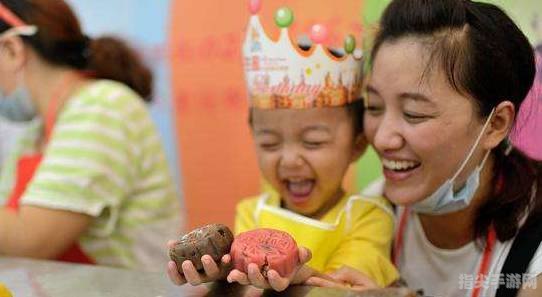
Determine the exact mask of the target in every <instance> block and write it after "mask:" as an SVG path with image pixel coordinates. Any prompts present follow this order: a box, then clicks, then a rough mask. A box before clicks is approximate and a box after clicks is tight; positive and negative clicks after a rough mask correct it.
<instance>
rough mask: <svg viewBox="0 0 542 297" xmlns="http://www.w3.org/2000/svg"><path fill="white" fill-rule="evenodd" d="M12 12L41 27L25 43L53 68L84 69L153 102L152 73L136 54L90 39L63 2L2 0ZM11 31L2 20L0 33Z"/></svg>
mask: <svg viewBox="0 0 542 297" xmlns="http://www.w3.org/2000/svg"><path fill="white" fill-rule="evenodd" d="M0 2H1V3H2V4H3V5H4V6H6V7H7V8H8V9H9V10H11V12H13V13H14V14H15V15H17V16H18V17H19V18H21V20H23V21H24V22H25V23H27V24H29V25H34V26H36V27H37V28H38V32H37V33H36V34H35V35H33V36H25V37H23V40H24V41H25V42H26V44H28V45H29V46H31V47H32V48H33V49H34V50H35V51H36V52H37V53H38V54H39V55H40V56H41V57H42V58H43V59H44V60H46V61H48V62H49V63H51V64H54V65H60V66H68V67H71V68H74V69H79V70H85V71H89V72H91V73H92V75H93V76H94V77H96V78H103V79H111V80H116V81H119V82H122V83H124V84H126V85H127V86H129V87H130V88H132V89H133V90H134V91H136V92H137V93H138V94H139V95H140V96H141V97H143V98H144V100H145V101H150V100H151V94H152V73H151V71H150V70H149V68H148V67H147V66H145V65H144V64H143V63H142V61H141V59H140V58H139V57H138V55H137V54H136V52H135V51H134V50H133V49H131V48H130V47H128V46H127V45H126V43H124V42H123V41H121V40H120V39H117V38H114V37H100V38H97V39H93V40H91V39H89V38H88V37H87V36H86V35H85V34H84V33H83V32H82V30H81V26H80V24H79V21H78V20H77V17H76V16H75V14H74V12H73V11H72V9H71V8H70V7H69V6H68V4H66V3H65V2H64V1H63V0H0ZM9 28H10V25H8V24H7V23H6V22H4V21H2V20H0V32H4V31H6V30H8V29H9Z"/></svg>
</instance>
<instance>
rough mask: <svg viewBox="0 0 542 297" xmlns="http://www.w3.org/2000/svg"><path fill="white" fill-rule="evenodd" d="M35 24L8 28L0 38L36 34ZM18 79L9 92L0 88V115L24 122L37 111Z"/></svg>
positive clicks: (20, 80) (34, 115)
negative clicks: (14, 86)
mask: <svg viewBox="0 0 542 297" xmlns="http://www.w3.org/2000/svg"><path fill="white" fill-rule="evenodd" d="M36 30H37V29H36V27H35V26H21V27H13V28H11V29H8V30H7V31H5V32H4V33H2V35H1V36H0V40H1V39H3V38H6V37H9V36H16V35H23V36H31V35H34V34H36ZM22 81H23V79H22V78H21V79H19V83H18V85H17V87H16V88H15V90H14V91H13V92H11V93H9V94H7V93H6V92H5V91H1V90H0V116H2V117H4V118H6V119H8V120H10V121H14V122H26V121H30V120H32V119H33V118H34V117H36V115H37V112H36V108H35V106H34V103H33V102H32V99H31V97H30V92H29V91H28V89H27V88H26V87H25V86H24V84H23V83H22Z"/></svg>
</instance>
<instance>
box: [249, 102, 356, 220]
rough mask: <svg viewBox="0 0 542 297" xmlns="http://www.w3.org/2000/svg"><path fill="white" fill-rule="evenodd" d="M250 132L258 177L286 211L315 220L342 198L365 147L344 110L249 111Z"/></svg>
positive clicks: (339, 108)
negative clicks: (349, 171)
mask: <svg viewBox="0 0 542 297" xmlns="http://www.w3.org/2000/svg"><path fill="white" fill-rule="evenodd" d="M252 134H253V137H254V141H255V144H256V153H257V157H258V162H259V165H260V170H261V172H262V174H263V176H264V177H265V179H266V180H267V181H269V182H270V183H271V185H272V186H273V187H274V188H275V190H277V191H278V192H279V194H280V197H281V199H282V200H283V202H284V203H285V206H286V208H288V209H289V210H292V211H295V212H297V213H300V214H302V215H305V216H314V217H316V216H320V215H321V214H323V212H325V211H327V210H328V209H330V208H331V207H332V206H333V205H334V204H335V203H336V202H337V201H338V199H340V198H341V197H342V195H343V190H342V180H343V177H344V175H345V173H346V170H347V169H348V166H349V165H350V163H352V162H353V161H355V160H357V159H358V157H359V156H360V155H361V153H362V152H363V151H364V150H365V148H366V141H365V138H364V137H363V136H362V135H358V136H356V137H354V132H353V125H352V119H351V117H350V116H349V115H348V113H347V111H346V108H344V107H338V108H312V109H303V110H295V109H276V110H258V109H254V110H253V113H252Z"/></svg>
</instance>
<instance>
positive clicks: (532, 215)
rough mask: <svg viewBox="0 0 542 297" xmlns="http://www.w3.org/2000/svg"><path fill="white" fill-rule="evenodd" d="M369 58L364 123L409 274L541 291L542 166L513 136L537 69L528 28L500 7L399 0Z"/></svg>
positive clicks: (450, 292) (438, 281)
mask: <svg viewBox="0 0 542 297" xmlns="http://www.w3.org/2000/svg"><path fill="white" fill-rule="evenodd" d="M371 56H372V64H371V67H370V68H371V71H370V76H369V78H368V80H367V82H366V85H367V87H366V94H367V96H366V97H367V98H366V106H367V110H366V114H365V121H364V124H365V126H364V127H365V133H366V136H367V139H368V141H369V142H370V143H371V144H372V145H373V147H374V148H375V150H376V151H377V153H378V154H379V156H380V158H381V159H382V163H383V167H384V175H385V178H386V179H385V186H384V194H385V196H386V197H387V198H389V199H390V200H391V201H392V202H394V203H396V204H397V205H399V206H401V207H399V211H398V212H399V220H398V221H399V226H398V232H397V234H396V235H397V236H396V240H395V250H394V255H395V262H396V265H397V266H398V267H399V269H400V273H401V275H402V277H403V278H404V279H405V280H406V281H407V283H408V284H409V285H410V286H412V287H413V288H422V289H423V290H424V292H425V294H426V295H430V296H465V295H467V296H473V297H474V296H515V295H516V294H517V293H518V291H519V292H520V294H521V296H540V294H541V292H542V289H541V287H542V286H540V285H539V286H538V288H536V287H537V286H536V281H537V280H540V279H541V278H542V277H541V276H540V275H541V274H542V248H540V247H539V245H540V241H541V240H542V236H541V235H540V234H541V232H540V228H542V226H541V225H542V192H541V191H540V190H539V189H540V188H541V187H542V165H541V164H540V163H539V162H537V161H535V160H531V159H529V158H528V157H527V156H525V155H523V154H522V153H521V152H520V151H518V150H516V149H514V148H513V147H512V146H511V145H510V143H509V141H508V140H507V136H508V135H509V132H510V130H511V128H512V126H513V124H514V120H515V116H516V112H517V110H518V108H519V106H520V105H521V103H522V102H523V100H524V99H525V97H526V95H527V93H528V92H529V89H530V88H531V85H532V83H533V79H534V75H535V62H534V55H533V50H532V48H531V45H530V44H529V42H528V40H527V38H526V37H525V36H524V35H523V33H522V32H521V31H520V30H519V29H518V27H517V26H516V25H515V24H514V22H513V21H512V20H511V19H510V18H509V17H508V16H507V15H506V14H505V13H504V12H503V11H502V10H501V9H500V8H498V7H497V6H495V5H491V4H487V3H480V2H474V1H468V0H441V1H424V0H395V1H392V2H391V4H390V5H389V6H388V8H387V9H386V11H385V13H384V16H383V18H382V20H381V23H380V31H379V32H378V34H377V36H376V40H375V44H374V47H373V49H372V55H371ZM355 275H357V276H355ZM514 275H519V277H520V281H519V283H518V282H516V283H511V282H510V281H509V280H510V279H511V277H513V276H514ZM335 276H336V277H337V278H338V279H339V280H341V281H349V282H354V283H361V284H367V282H366V280H364V279H363V278H362V277H360V275H359V273H358V274H356V273H353V272H352V271H343V272H342V273H340V274H339V275H335ZM469 280H471V282H470V283H469ZM495 280H496V281H495ZM522 282H523V284H522ZM533 282H534V283H535V285H534V286H531V287H529V284H532V283H533ZM539 283H540V282H539ZM522 286H523V287H522ZM533 287H534V289H533Z"/></svg>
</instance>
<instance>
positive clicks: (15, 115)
mask: <svg viewBox="0 0 542 297" xmlns="http://www.w3.org/2000/svg"><path fill="white" fill-rule="evenodd" d="M36 115H37V112H36V108H35V106H34V103H33V102H32V99H31V98H30V93H29V92H28V89H27V88H25V87H24V86H23V85H22V84H21V85H19V86H18V87H17V88H16V89H15V91H13V92H12V93H11V94H5V93H4V92H2V91H0V116H2V117H4V118H6V119H8V120H10V121H13V122H27V121H31V120H32V119H34V118H35V117H36Z"/></svg>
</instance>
